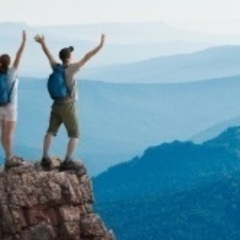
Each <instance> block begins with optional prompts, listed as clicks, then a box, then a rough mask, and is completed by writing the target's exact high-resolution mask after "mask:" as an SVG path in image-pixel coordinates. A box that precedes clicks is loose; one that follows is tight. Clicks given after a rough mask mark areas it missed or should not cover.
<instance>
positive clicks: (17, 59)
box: [13, 31, 27, 69]
mask: <svg viewBox="0 0 240 240" xmlns="http://www.w3.org/2000/svg"><path fill="white" fill-rule="evenodd" d="M26 41H27V34H26V31H23V32H22V42H21V45H20V47H19V49H18V51H17V54H16V58H15V60H14V62H13V67H14V68H16V69H17V68H18V66H19V63H20V61H21V58H22V54H23V50H24V48H25V45H26Z"/></svg>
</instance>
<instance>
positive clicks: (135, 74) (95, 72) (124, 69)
mask: <svg viewBox="0 0 240 240" xmlns="http://www.w3.org/2000/svg"><path fill="white" fill-rule="evenodd" d="M239 62H240V47H239V46H220V47H213V48H209V49H206V50H202V51H199V52H194V53H188V54H180V55H174V56H162V57H157V58H152V59H149V60H145V61H140V62H135V63H129V64H121V65H111V66H107V67H99V68H91V69H87V70H85V71H84V72H83V75H82V76H83V77H84V78H87V79H94V80H99V81H108V82H129V83H133V82H135V83H139V82H143V83H172V82H174V83H176V82H192V81H201V80H206V79H212V78H221V77H228V76H235V75H238V74H240V68H239Z"/></svg>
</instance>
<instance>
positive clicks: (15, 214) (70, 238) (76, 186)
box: [0, 161, 115, 240]
mask: <svg viewBox="0 0 240 240" xmlns="http://www.w3.org/2000/svg"><path fill="white" fill-rule="evenodd" d="M93 201H94V197H93V191H92V184H91V180H90V178H89V177H88V175H87V173H86V169H85V168H84V165H83V164H81V163H80V164H79V166H78V167H77V168H75V169H71V170H68V171H64V172H61V171H59V169H58V163H57V164H56V161H55V165H54V164H53V167H52V168H51V169H48V170H44V169H42V168H41V167H40V164H29V165H27V166H22V167H17V168H12V169H10V170H9V171H2V172H1V173H0V239H1V240H16V239H22V240H114V239H115V237H114V234H113V233H112V231H109V230H107V228H106V227H105V225H104V223H103V221H102V219H101V218H100V216H99V215H97V214H95V213H94V212H93V208H92V204H93Z"/></svg>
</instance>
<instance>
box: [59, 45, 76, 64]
mask: <svg viewBox="0 0 240 240" xmlns="http://www.w3.org/2000/svg"><path fill="white" fill-rule="evenodd" d="M73 51H74V47H68V48H63V49H62V50H61V51H60V52H59V58H60V59H61V60H62V61H63V62H65V61H66V60H67V59H68V58H69V57H70V56H71V53H72V52H73Z"/></svg>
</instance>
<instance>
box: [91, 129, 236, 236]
mask: <svg viewBox="0 0 240 240" xmlns="http://www.w3.org/2000/svg"><path fill="white" fill-rule="evenodd" d="M239 136H240V128H239V127H236V128H230V129H228V130H226V131H224V132H223V133H221V134H220V135H219V136H217V137H216V138H214V139H212V140H209V141H207V142H205V143H203V144H194V143H192V142H177V141H175V142H172V143H169V144H166V143H165V144H162V145H159V146H155V147H151V148H148V149H147V150H146V151H145V153H144V154H143V156H141V157H136V158H134V159H133V160H131V161H129V162H128V163H122V164H119V165H117V166H115V167H112V168H110V169H109V170H108V171H106V172H105V173H102V174H101V175H99V176H98V177H96V178H94V187H95V193H96V203H97V204H96V208H97V209H99V210H100V212H101V213H102V216H103V217H104V218H105V220H106V221H107V222H108V223H109V224H110V226H111V227H112V228H113V229H114V230H115V233H116V234H117V237H118V238H119V239H123V240H125V239H132V240H135V239H136V240H137V239H139V238H143V239H146V240H150V239H156V240H160V239H166V240H170V239H174V240H182V239H184V240H188V239H189V240H190V239H199V240H200V239H224V240H225V239H227V240H228V239H229V240H230V239H231V240H237V239H238V238H239V236H240V231H239V218H238V214H239V206H240V198H239V192H240V178H239V172H240V155H239V151H240V137H239ZM119 219H121V221H119ZM126 226H128V228H126Z"/></svg>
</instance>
